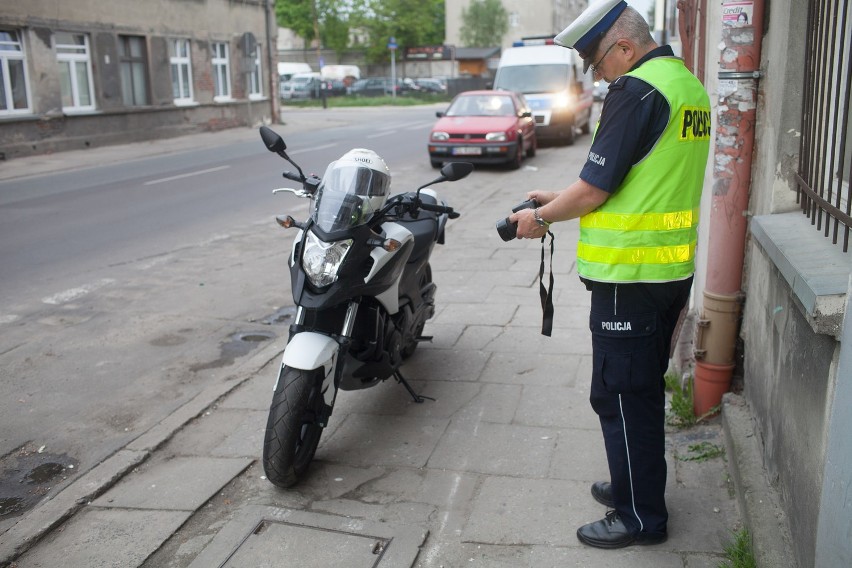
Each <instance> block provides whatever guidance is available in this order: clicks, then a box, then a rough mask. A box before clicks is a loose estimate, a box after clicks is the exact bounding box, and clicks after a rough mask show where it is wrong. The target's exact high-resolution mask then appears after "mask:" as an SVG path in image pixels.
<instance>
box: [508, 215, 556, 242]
mask: <svg viewBox="0 0 852 568" xmlns="http://www.w3.org/2000/svg"><path fill="white" fill-rule="evenodd" d="M509 222H511V223H517V224H518V233H517V236H518V238H519V239H540V238H541V237H543V236H544V235H546V234H547V229H546V228H544V227H542V226H541V225H539V224H538V223H536V220H535V216H534V213H533V210H532V209H521V210H520V211H518V212H517V213H512V215H511V216H510V217H509Z"/></svg>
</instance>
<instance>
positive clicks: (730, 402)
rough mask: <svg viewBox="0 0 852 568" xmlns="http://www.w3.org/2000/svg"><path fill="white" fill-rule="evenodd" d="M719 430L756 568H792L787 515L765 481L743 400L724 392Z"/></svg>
mask: <svg viewBox="0 0 852 568" xmlns="http://www.w3.org/2000/svg"><path fill="white" fill-rule="evenodd" d="M722 428H723V430H724V432H725V445H726V446H727V452H728V455H729V456H730V457H731V459H730V460H729V462H728V463H729V465H730V471H731V476H732V477H733V482H734V488H735V490H736V493H737V502H738V504H739V506H740V513H741V514H742V517H743V523H744V524H745V527H746V528H747V529H748V532H749V535H750V537H751V546H752V551H753V552H754V558H755V560H756V562H757V565H758V566H766V567H772V568H796V567H797V566H798V564H797V563H796V560H795V556H794V555H793V548H792V546H791V543H792V539H791V537H790V529H789V525H788V520H787V516H786V514H785V513H784V509H783V508H782V507H781V501H780V498H779V495H778V492H777V491H776V489H775V488H773V487H772V485H771V484H770V483H769V480H768V479H767V478H766V471H765V470H764V468H763V462H762V460H761V456H762V455H763V453H762V452H761V449H760V442H759V441H758V438H757V433H756V432H755V431H754V420H753V419H752V416H751V411H750V410H749V407H748V403H747V402H746V400H745V398H743V397H742V396H740V395H736V394H733V393H726V394H725V395H724V397H723V398H722Z"/></svg>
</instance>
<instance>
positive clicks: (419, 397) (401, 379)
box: [393, 369, 435, 403]
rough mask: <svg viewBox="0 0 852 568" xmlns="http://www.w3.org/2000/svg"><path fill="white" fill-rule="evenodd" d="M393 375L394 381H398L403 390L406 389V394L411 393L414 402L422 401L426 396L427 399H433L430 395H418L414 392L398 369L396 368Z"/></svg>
mask: <svg viewBox="0 0 852 568" xmlns="http://www.w3.org/2000/svg"><path fill="white" fill-rule="evenodd" d="M393 377H394V378H395V379H396V382H398V383H399V384H401V385H402V386H404V387H405V390H407V391H408V394H410V395H411V398H413V399H414V402H417V403H422V402H423V401H424V400H426V399H427V398H428V399H429V400H435V399H434V398H432V397H431V396H423V395H420V394H417V393H416V392H414V389H413V388H411V385H410V384H409V383H408V381H407V380H405V377H403V376H402V373H401V372H400V371H399V369H397V370H396V371H394V372H393Z"/></svg>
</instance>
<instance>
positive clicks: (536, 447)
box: [429, 421, 556, 477]
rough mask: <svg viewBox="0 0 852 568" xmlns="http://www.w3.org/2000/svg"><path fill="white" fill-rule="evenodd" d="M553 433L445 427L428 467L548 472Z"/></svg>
mask: <svg viewBox="0 0 852 568" xmlns="http://www.w3.org/2000/svg"><path fill="white" fill-rule="evenodd" d="M555 443H556V432H555V431H553V430H548V429H546V428H533V427H530V426H517V425H513V424H494V423H491V422H484V421H480V422H476V423H473V424H466V423H465V424H454V425H453V426H451V427H450V428H448V429H447V432H446V434H445V435H444V437H443V438H442V439H441V442H440V443H439V444H438V446H437V447H436V448H435V452H434V453H433V454H432V456H431V457H430V458H429V467H430V468H442V469H452V470H455V471H467V472H475V473H486V474H493V475H510V476H523V477H544V476H545V475H547V468H548V464H549V463H550V457H551V455H552V454H553V448H554V445H555Z"/></svg>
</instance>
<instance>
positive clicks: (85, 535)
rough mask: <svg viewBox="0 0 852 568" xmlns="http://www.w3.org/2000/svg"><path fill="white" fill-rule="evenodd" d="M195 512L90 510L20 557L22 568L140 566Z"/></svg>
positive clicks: (80, 514)
mask: <svg viewBox="0 0 852 568" xmlns="http://www.w3.org/2000/svg"><path fill="white" fill-rule="evenodd" d="M191 515H192V511H152V510H138V509H137V510H124V509H101V508H96V507H89V508H87V509H85V510H83V511H81V512H80V513H79V514H77V515H75V516H74V517H73V518H72V519H71V520H69V521H68V522H67V523H65V524H64V525H63V526H62V530H61V531H54V532H52V533H51V534H50V535H48V536H47V537H46V538H45V539H44V540H43V541H42V542H40V543H39V546H38V547H37V548H35V549H34V550H32V551H31V552H30V553H27V554H24V555H23V556H22V557H20V558H19V559H18V560H17V561H16V564H17V566H19V567H20V568H25V567H26V568H55V567H56V566H68V567H71V566H79V567H84V566H86V567H95V566H116V567H118V566H139V565H141V564H142V563H143V562H144V561H145V559H146V558H148V556H150V555H151V554H152V553H153V552H154V551H156V550H157V549H158V548H159V547H160V545H161V544H162V543H163V542H164V541H165V540H166V539H168V538H169V537H170V536H171V535H172V533H173V532H175V531H176V530H177V529H178V528H179V527H180V526H181V525H182V524H183V523H184V522H186V520H187V519H188V518H189V517H190V516H191Z"/></svg>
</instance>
